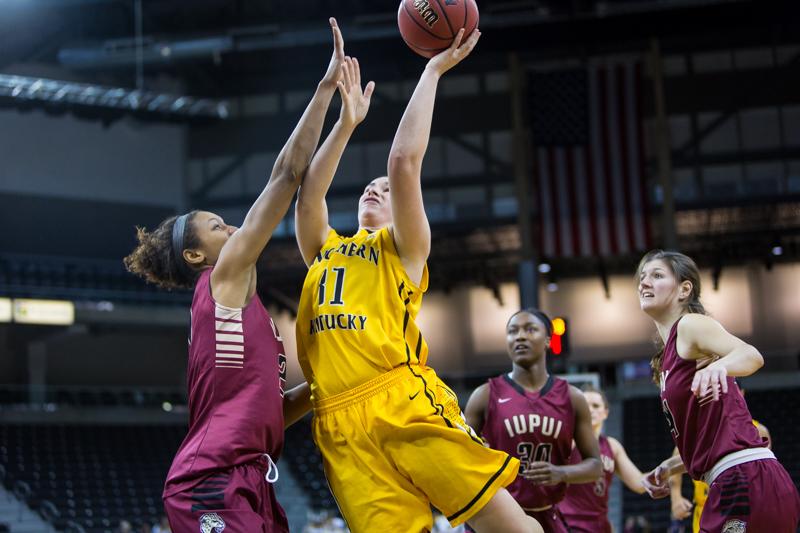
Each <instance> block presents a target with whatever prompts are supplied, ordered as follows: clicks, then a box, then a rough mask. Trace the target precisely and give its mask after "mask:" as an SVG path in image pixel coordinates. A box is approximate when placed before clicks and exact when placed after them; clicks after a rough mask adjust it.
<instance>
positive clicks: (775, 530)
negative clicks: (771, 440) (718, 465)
mask: <svg viewBox="0 0 800 533" xmlns="http://www.w3.org/2000/svg"><path fill="white" fill-rule="evenodd" d="M798 522H800V496H798V494H797V488H796V487H795V486H794V483H792V479H791V478H790V477H789V474H788V473H787V472H786V470H785V469H784V468H783V466H781V464H780V463H779V462H778V461H776V460H775V459H761V460H758V461H751V462H749V463H744V464H741V465H738V466H734V467H731V468H729V469H727V470H725V471H724V472H722V473H721V474H720V475H719V476H718V477H717V479H715V480H714V483H712V484H711V487H710V488H709V490H708V500H706V505H705V507H704V508H703V515H702V516H701V517H700V532H701V533H745V532H747V533H761V532H763V533H795V531H797V526H798Z"/></svg>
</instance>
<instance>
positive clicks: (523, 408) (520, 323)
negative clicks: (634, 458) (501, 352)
mask: <svg viewBox="0 0 800 533" xmlns="http://www.w3.org/2000/svg"><path fill="white" fill-rule="evenodd" d="M551 328H552V325H551V322H550V319H549V318H548V317H547V315H545V314H544V313H543V312H541V311H539V310H537V309H524V310H522V311H518V312H517V313H515V314H514V315H512V316H511V318H510V319H509V321H508V324H507V325H506V348H507V350H508V355H509V357H510V358H511V362H512V369H511V372H509V373H508V374H502V375H501V376H498V377H496V378H492V379H490V380H489V382H488V383H485V384H483V385H481V386H480V387H478V388H477V389H475V391H474V392H473V393H472V396H470V399H469V402H468V403H467V407H466V412H465V416H466V419H467V423H468V424H469V425H470V426H472V428H473V429H475V431H477V432H478V433H480V434H482V435H483V438H484V439H485V440H486V443H487V444H488V445H489V446H491V447H492V448H495V449H498V450H503V451H505V452H507V453H509V454H511V455H514V456H516V457H519V460H520V463H521V464H520V476H519V477H518V478H517V479H516V480H515V481H514V483H512V484H511V485H509V486H508V487H507V488H508V491H509V492H510V493H511V495H512V496H513V497H514V499H516V500H517V502H519V504H520V505H521V506H522V508H523V509H525V511H526V512H527V513H528V514H529V515H530V516H533V517H534V518H536V519H537V520H538V521H539V523H541V524H542V527H543V528H544V530H545V531H546V532H548V533H562V532H563V533H566V532H567V531H568V529H567V526H566V524H565V523H564V519H563V517H562V516H561V514H560V512H559V511H558V506H557V505H556V504H557V503H558V502H559V501H561V499H562V498H563V497H564V493H565V492H566V489H567V484H568V483H591V482H594V481H596V480H597V479H598V478H599V477H600V475H601V474H602V465H601V463H600V452H599V450H598V445H597V439H596V438H595V436H594V433H593V432H592V423H591V415H590V414H589V407H588V406H587V404H586V399H585V398H584V396H583V393H581V391H580V390H578V389H577V388H575V387H573V386H571V385H570V384H569V383H567V382H566V381H564V380H563V379H559V378H556V377H553V376H551V375H550V374H549V373H548V372H547V366H546V352H547V348H548V346H549V344H550V336H551V334H552V329H551ZM573 439H574V441H575V445H576V446H577V448H578V450H579V451H580V453H581V455H582V456H583V457H584V458H585V459H583V460H582V461H580V462H579V463H578V464H569V456H570V453H571V451H572V442H573Z"/></svg>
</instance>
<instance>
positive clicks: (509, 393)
mask: <svg viewBox="0 0 800 533" xmlns="http://www.w3.org/2000/svg"><path fill="white" fill-rule="evenodd" d="M574 431H575V412H574V410H573V408H572V401H571V400H570V397H569V384H568V383H567V382H566V381H564V380H563V379H559V378H554V377H553V376H550V377H549V378H548V379H547V383H545V385H544V387H542V390H540V391H539V392H528V391H526V390H525V389H524V388H522V386H521V385H520V384H519V383H517V382H515V381H514V380H513V379H511V377H509V375H508V374H503V375H502V376H498V377H496V378H492V379H490V380H489V404H488V406H487V408H486V422H485V423H484V425H483V432H482V433H483V438H485V439H486V441H487V442H488V443H489V446H491V447H492V448H494V449H496V450H502V451H504V452H506V453H508V454H509V455H512V456H515V457H518V458H519V460H520V472H522V471H524V470H526V469H527V468H528V464H529V463H531V462H533V461H549V462H551V463H552V464H554V465H564V464H567V461H568V460H569V454H570V451H571V448H572V436H573V433H574ZM506 488H507V489H508V491H509V492H510V493H511V495H512V496H513V497H514V499H515V500H517V502H519V504H520V505H521V506H522V507H523V508H524V509H540V508H542V507H546V506H548V505H552V504H555V503H558V502H559V501H560V500H561V499H562V498H563V497H564V492H565V491H566V489H567V485H566V483H560V484H558V485H549V486H542V485H534V484H533V483H531V482H530V481H528V480H526V479H524V478H523V477H522V476H519V477H517V479H516V480H515V481H514V482H513V483H512V484H511V485H509V486H508V487H506Z"/></svg>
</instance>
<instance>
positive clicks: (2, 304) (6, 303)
mask: <svg viewBox="0 0 800 533" xmlns="http://www.w3.org/2000/svg"><path fill="white" fill-rule="evenodd" d="M11 315H12V313H11V298H0V322H11Z"/></svg>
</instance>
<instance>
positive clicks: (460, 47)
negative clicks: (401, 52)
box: [427, 28, 481, 76]
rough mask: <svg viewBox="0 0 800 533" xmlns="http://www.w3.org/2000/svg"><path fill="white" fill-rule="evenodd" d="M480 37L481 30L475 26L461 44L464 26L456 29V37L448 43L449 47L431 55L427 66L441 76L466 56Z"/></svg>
mask: <svg viewBox="0 0 800 533" xmlns="http://www.w3.org/2000/svg"><path fill="white" fill-rule="evenodd" d="M480 38H481V30H479V29H478V28H475V30H474V31H473V32H472V33H471V34H470V36H469V38H467V40H466V41H464V43H463V44H462V43H461V41H462V39H464V28H461V29H460V30H458V34H457V35H456V38H455V39H453V44H451V45H450V48H448V49H447V50H445V51H444V52H441V53H439V54H436V55H435V56H433V57H432V58H431V59H430V60H429V61H428V66H427V68H429V69H433V71H434V72H436V73H437V74H439V75H440V76H441V75H442V74H444V73H445V72H447V71H448V70H450V69H451V68H453V67H454V66H456V65H458V64H459V63H460V62H461V61H462V60H463V59H464V58H465V57H467V56H468V55H469V54H470V53H471V52H472V49H473V48H475V45H476V44H478V39H480Z"/></svg>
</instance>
